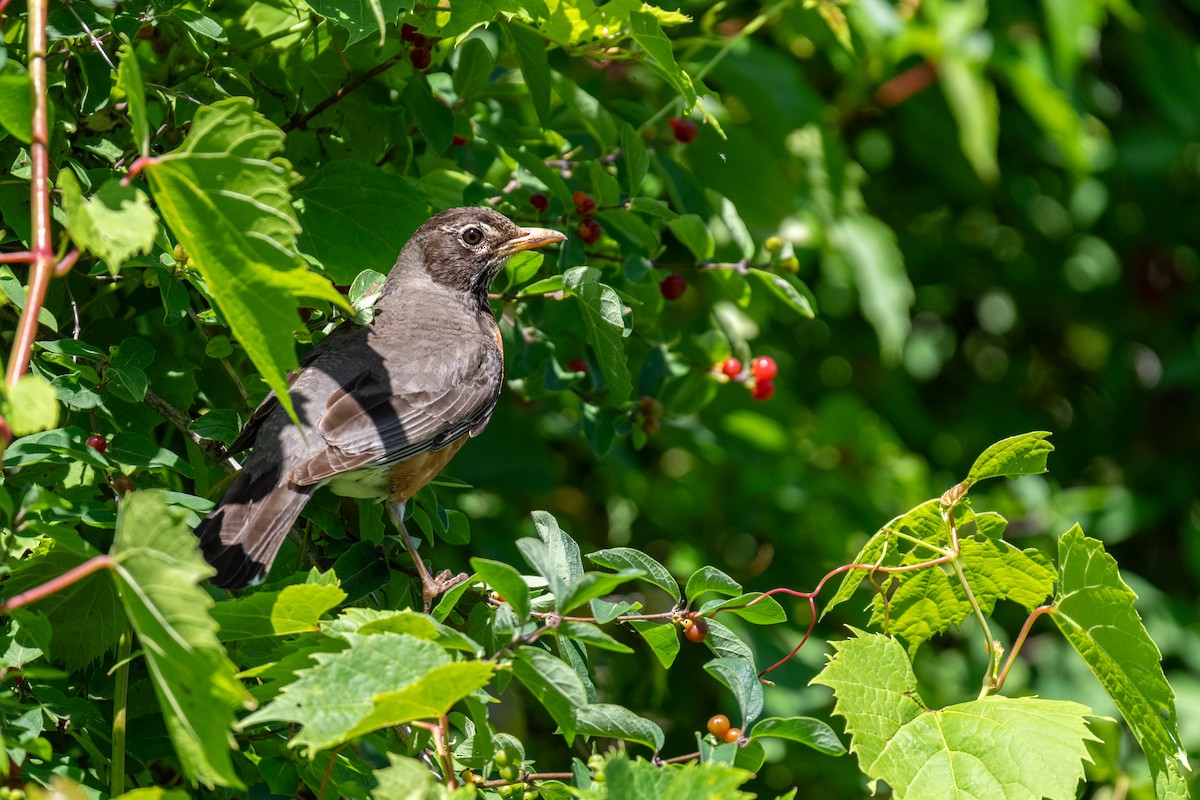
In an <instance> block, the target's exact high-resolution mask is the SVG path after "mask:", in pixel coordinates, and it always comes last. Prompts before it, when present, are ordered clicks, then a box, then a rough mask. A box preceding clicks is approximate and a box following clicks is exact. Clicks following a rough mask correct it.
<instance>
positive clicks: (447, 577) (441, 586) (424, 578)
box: [388, 502, 467, 614]
mask: <svg viewBox="0 0 1200 800" xmlns="http://www.w3.org/2000/svg"><path fill="white" fill-rule="evenodd" d="M388 516H390V517H391V518H392V523H393V524H394V525H395V526H396V530H398V531H400V540H401V541H402V542H404V549H405V550H407V551H408V554H409V555H410V556H412V560H413V564H415V565H416V567H417V576H418V577H419V578H420V579H421V598H422V601H423V602H424V611H425V613H426V614H428V613H429V610H430V609H431V608H432V607H433V598H435V597H437V596H438V595H439V594H441V593H442V592H445V591H448V590H449V589H453V588H454V587H455V586H457V585H458V584H460V583H462V582H463V581H465V580H466V579H467V575H466V573H459V574H458V575H452V574H451V573H450V570H448V569H445V570H442V571H441V572H439V573H438V576H437V577H436V578H435V577H433V575H431V574H429V569H428V568H426V566H425V562H424V561H422V560H421V554H420V553H418V552H417V546H416V545H415V544H413V540H412V537H410V536H409V535H408V531H407V530H406V529H405V527H404V503H395V502H389V503H388Z"/></svg>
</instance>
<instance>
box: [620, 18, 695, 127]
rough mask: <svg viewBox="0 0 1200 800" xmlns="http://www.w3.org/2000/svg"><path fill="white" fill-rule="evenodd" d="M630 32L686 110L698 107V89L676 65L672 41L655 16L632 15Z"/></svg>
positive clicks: (651, 64)
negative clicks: (680, 98) (681, 100)
mask: <svg viewBox="0 0 1200 800" xmlns="http://www.w3.org/2000/svg"><path fill="white" fill-rule="evenodd" d="M629 30H630V33H632V34H633V40H634V41H635V42H637V43H638V44H639V45H641V47H642V49H643V50H645V51H646V52H647V53H648V54H649V55H650V58H651V59H653V60H652V61H650V62H648V63H649V64H650V66H651V67H657V70H656V71H657V72H659V74H661V75H662V76H663V77H664V78H666V80H667V83H669V84H671V86H672V87H673V88H674V89H675V91H677V92H678V93H679V94H680V95H682V96H683V105H684V108H685V109H690V108H691V107H692V106H694V105H696V89H695V87H694V86H692V79H691V78H690V77H689V76H688V74H687V73H686V72H684V71H683V70H681V69H680V68H679V64H677V63H676V61H675V54H674V53H673V52H672V51H671V40H670V39H668V38H667V37H666V35H665V34H664V33H663V32H662V28H661V27H659V24H658V20H657V19H655V18H654V15H653V14H648V13H646V12H644V11H637V12H635V13H633V14H631V15H630V17H629Z"/></svg>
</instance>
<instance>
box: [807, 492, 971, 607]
mask: <svg viewBox="0 0 1200 800" xmlns="http://www.w3.org/2000/svg"><path fill="white" fill-rule="evenodd" d="M944 528H945V522H944V520H943V519H942V514H941V503H940V502H939V501H937V500H927V501H925V502H924V503H922V504H921V505H919V506H917V507H916V508H912V509H909V510H908V511H906V512H904V513H903V514H901V515H900V516H898V517H896V518H895V519H893V520H892V521H891V522H889V523H888V524H887V525H884V526H883V527H882V528H880V529H879V530H878V531H877V532H876V533H875V535H874V536H872V537H871V538H870V539H868V540H867V543H866V544H864V545H863V546H862V549H861V550H859V552H858V555H856V556H855V557H854V561H853V562H852V563H854V564H860V565H864V566H871V567H874V566H875V565H878V566H881V567H894V566H898V565H899V564H900V563H901V562H902V561H903V560H904V556H903V554H904V550H903V549H901V547H900V543H899V540H898V539H897V537H896V536H895V532H896V531H904V532H905V533H908V534H910V535H912V536H916V537H917V538H919V539H922V540H924V541H928V542H930V543H933V544H939V543H940V541H941V540H942V539H943V538H945V536H946V535H947V534H946V533H945V532H944V530H943V529H944ZM916 552H917V553H918V554H919V555H925V554H926V553H928V555H929V557H930V558H933V557H935V556H936V553H934V551H932V550H925V549H924V548H920V549H919V550H917V551H916ZM868 572H869V571H868V570H867V569H852V570H849V571H848V572H847V573H846V575H845V577H844V578H842V582H841V584H839V585H838V590H837V591H836V592H834V594H833V597H831V598H830V599H829V602H828V603H826V604H825V608H824V609H822V610H821V617H824V616H825V615H826V614H828V613H829V612H830V610H831V609H833V607H834V606H837V605H840V604H842V603H844V602H846V601H847V600H849V599H850V598H851V596H853V594H854V592H855V591H856V590H857V589H858V587H859V585H861V584H862V581H863V579H864V578H866V577H867V575H868ZM880 580H881V581H886V580H887V576H886V575H881V576H880Z"/></svg>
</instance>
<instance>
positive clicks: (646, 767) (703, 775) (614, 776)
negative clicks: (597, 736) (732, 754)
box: [586, 753, 755, 800]
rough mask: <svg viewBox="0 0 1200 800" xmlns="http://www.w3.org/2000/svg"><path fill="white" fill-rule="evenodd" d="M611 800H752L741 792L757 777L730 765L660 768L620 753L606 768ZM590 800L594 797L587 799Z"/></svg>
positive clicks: (706, 764) (662, 766)
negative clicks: (745, 785)
mask: <svg viewBox="0 0 1200 800" xmlns="http://www.w3.org/2000/svg"><path fill="white" fill-rule="evenodd" d="M604 777H605V782H604V784H603V785H604V786H605V787H606V788H607V794H605V795H602V796H603V797H605V798H607V800H659V798H661V799H662V800H751V798H753V797H754V796H755V795H752V794H749V793H748V792H742V791H739V790H738V787H739V786H741V785H742V784H744V783H745V782H746V781H748V780H750V779H751V778H752V777H754V775H753V773H752V772H749V771H748V770H745V769H740V768H737V767H735V766H733V765H730V764H723V763H719V762H716V761H708V762H705V763H702V764H686V765H685V764H659V763H651V762H649V761H643V760H642V759H640V758H639V759H637V760H636V761H633V760H630V758H629V756H627V755H625V754H624V753H618V754H616V755H614V756H613V757H612V758H610V759H609V760H608V762H607V763H606V764H605V765H604ZM586 796H587V797H588V798H589V800H591V798H592V797H593V795H591V794H588V795H586Z"/></svg>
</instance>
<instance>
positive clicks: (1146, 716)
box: [1051, 525, 1187, 783]
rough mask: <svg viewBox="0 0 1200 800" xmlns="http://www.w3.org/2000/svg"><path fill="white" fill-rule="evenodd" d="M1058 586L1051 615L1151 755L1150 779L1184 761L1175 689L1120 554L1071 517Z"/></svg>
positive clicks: (1062, 542)
mask: <svg viewBox="0 0 1200 800" xmlns="http://www.w3.org/2000/svg"><path fill="white" fill-rule="evenodd" d="M1058 570H1059V580H1058V594H1057V595H1056V596H1055V598H1054V612H1053V614H1052V615H1051V616H1052V617H1053V618H1054V622H1055V624H1056V625H1058V629H1059V630H1060V631H1062V634H1063V636H1064V637H1065V638H1066V640H1067V641H1068V642H1070V643H1071V646H1072V647H1074V648H1075V651H1076V652H1077V653H1079V656H1080V657H1081V658H1082V659H1083V661H1084V663H1086V664H1087V665H1088V669H1090V670H1091V671H1092V672H1093V673H1094V674H1095V675H1096V677H1097V678H1098V679H1099V680H1100V683H1101V685H1102V686H1104V689H1105V691H1107V692H1108V694H1109V696H1110V697H1111V698H1112V699H1113V703H1115V704H1116V706H1117V709H1118V710H1119V711H1120V712H1121V716H1122V717H1124V718H1125V722H1126V723H1127V724H1128V725H1129V727H1130V729H1131V730H1132V731H1133V735H1134V736H1135V737H1136V738H1137V740H1138V744H1140V745H1141V746H1142V750H1143V751H1144V752H1145V753H1146V758H1147V760H1148V761H1149V762H1150V771H1151V773H1152V774H1153V775H1154V778H1155V781H1156V782H1159V781H1166V782H1168V783H1169V782H1170V780H1171V779H1170V772H1171V771H1172V770H1177V769H1178V767H1179V766H1184V767H1186V766H1187V753H1186V751H1185V750H1184V748H1183V745H1182V744H1181V742H1180V739H1179V716H1178V712H1177V711H1176V708H1175V693H1174V692H1173V691H1172V690H1171V686H1170V684H1168V683H1167V679H1166V676H1165V675H1164V674H1163V670H1162V665H1161V664H1160V663H1159V662H1160V660H1161V655H1160V654H1159V651H1158V647H1157V646H1156V645H1155V644H1154V641H1153V640H1152V639H1151V638H1150V634H1149V633H1148V632H1147V631H1146V626H1145V625H1144V624H1143V623H1142V619H1141V617H1140V616H1139V615H1138V612H1137V610H1136V609H1135V608H1134V601H1135V600H1136V599H1137V595H1135V594H1134V593H1133V590H1132V589H1130V588H1129V586H1128V585H1126V583H1125V581H1124V580H1122V579H1121V572H1120V570H1119V569H1118V568H1117V562H1116V561H1115V560H1114V559H1113V557H1112V556H1110V555H1109V554H1108V553H1106V552H1105V550H1104V545H1103V544H1101V543H1100V542H1099V541H1097V540H1096V539H1091V538H1088V537H1087V536H1084V534H1083V530H1082V529H1080V527H1079V526H1078V525H1075V526H1074V527H1073V528H1071V530H1069V531H1067V532H1066V533H1064V534H1063V535H1062V536H1061V537H1059V540H1058Z"/></svg>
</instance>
